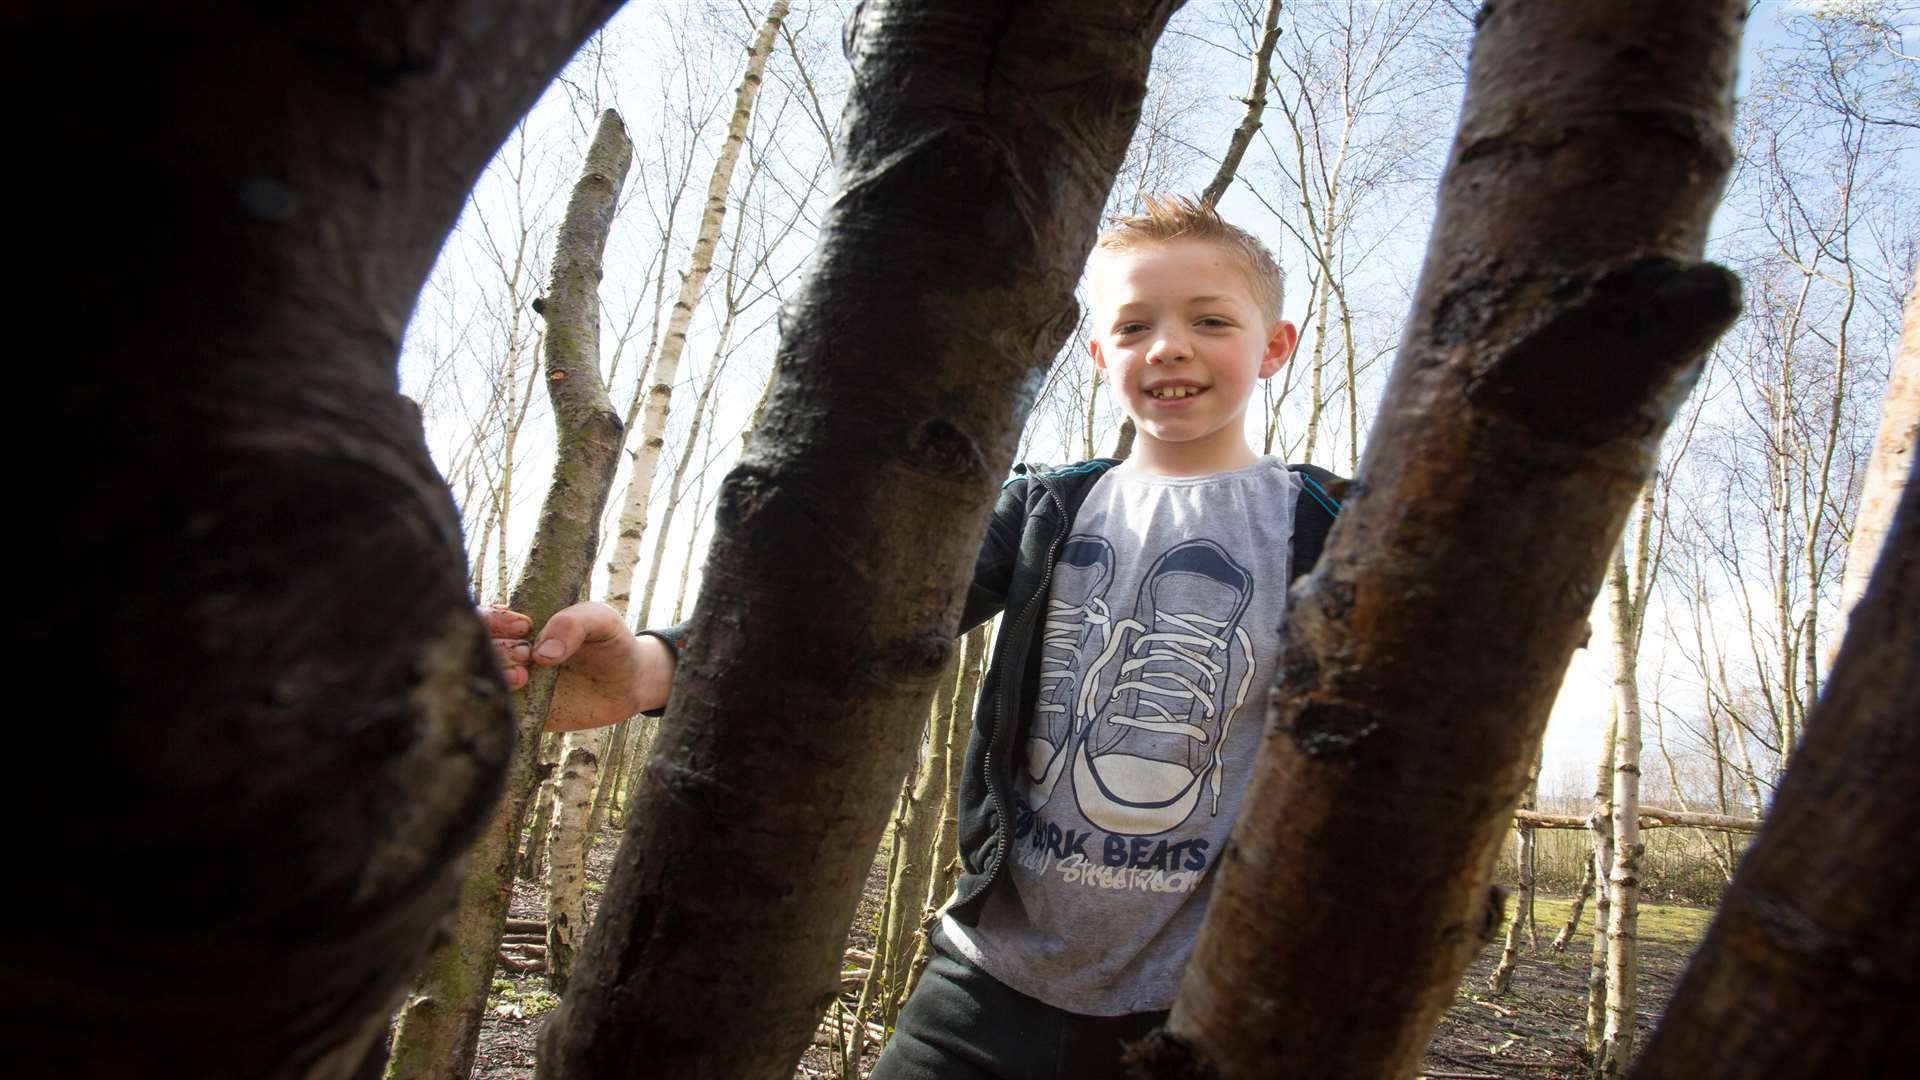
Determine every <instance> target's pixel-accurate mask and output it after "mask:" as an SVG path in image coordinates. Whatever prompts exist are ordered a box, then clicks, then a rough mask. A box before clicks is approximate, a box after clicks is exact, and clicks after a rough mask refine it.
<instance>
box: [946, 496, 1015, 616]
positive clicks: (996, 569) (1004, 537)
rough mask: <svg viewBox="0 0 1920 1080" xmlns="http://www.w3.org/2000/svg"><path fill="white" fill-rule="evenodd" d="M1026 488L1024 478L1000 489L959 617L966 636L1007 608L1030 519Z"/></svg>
mask: <svg viewBox="0 0 1920 1080" xmlns="http://www.w3.org/2000/svg"><path fill="white" fill-rule="evenodd" d="M1027 484H1028V480H1027V478H1026V477H1024V476H1016V477H1014V478H1013V479H1012V480H1011V481H1009V482H1008V483H1007V486H1005V487H1003V488H1001V489H1000V498H999V501H997V502H995V503H994V505H993V516H992V517H990V518H988V519H987V535H986V538H985V539H983V540H982V541H981V542H980V555H979V557H978V558H976V559H975V560H974V563H973V582H972V584H970V585H968V586H967V602H966V606H965V607H964V608H963V609H962V611H961V614H960V632H961V633H963V634H964V633H966V632H967V631H969V630H971V629H973V628H974V627H976V626H979V625H980V624H981V623H983V622H986V621H987V620H988V619H991V618H993V617H994V616H995V615H998V614H999V613H1000V609H1001V608H1004V607H1006V606H1007V587H1008V585H1009V583H1010V582H1011V581H1012V579H1013V564H1014V560H1015V559H1016V557H1017V556H1018V555H1019V553H1020V534H1021V532H1022V531H1023V527H1024V525H1025V523H1026V518H1027Z"/></svg>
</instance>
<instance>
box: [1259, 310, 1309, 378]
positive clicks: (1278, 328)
mask: <svg viewBox="0 0 1920 1080" xmlns="http://www.w3.org/2000/svg"><path fill="white" fill-rule="evenodd" d="M1298 344H1300V328H1299V327H1297V326H1295V325H1293V324H1292V323H1290V322H1288V321H1286V320H1285V319H1282V320H1280V321H1279V322H1277V323H1275V324H1274V325H1273V332H1272V333H1271V334H1268V335H1267V351H1266V352H1265V353H1264V354H1262V355H1261V357H1260V377H1261V378H1263V379H1266V378H1271V377H1272V376H1274V375H1276V374H1278V373H1279V371H1280V369H1281V368H1283V367H1285V366H1286V364H1287V359H1288V358H1289V357H1291V356H1292V355H1293V347H1294V346H1295V345H1298Z"/></svg>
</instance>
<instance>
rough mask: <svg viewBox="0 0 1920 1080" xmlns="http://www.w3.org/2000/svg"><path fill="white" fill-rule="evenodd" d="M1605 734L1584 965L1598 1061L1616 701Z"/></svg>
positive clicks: (1589, 1044)
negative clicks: (1590, 937)
mask: <svg viewBox="0 0 1920 1080" xmlns="http://www.w3.org/2000/svg"><path fill="white" fill-rule="evenodd" d="M1607 712H1608V716H1607V733H1606V736H1605V738H1604V739H1603V740H1602V743H1601V746H1602V749H1601V753H1600V768H1599V770H1598V776H1597V777H1596V779H1595V783H1594V791H1593V816H1592V817H1591V818H1589V819H1588V820H1589V822H1590V823H1591V827H1592V829H1593V877H1594V885H1593V952H1592V954H1591V956H1590V958H1589V961H1588V965H1587V1026H1586V1037H1585V1046H1586V1049H1587V1054H1588V1056H1589V1057H1590V1058H1591V1059H1592V1060H1593V1061H1594V1062H1595V1063H1596V1064H1597V1063H1598V1062H1599V1061H1600V1050H1601V1043H1602V1039H1603V1038H1604V1037H1605V1035H1606V1028H1607V952H1608V950H1607V926H1608V924H1609V921H1610V917H1611V913H1612V907H1613V901H1612V899H1611V897H1610V896H1609V895H1608V894H1609V893H1610V892H1611V890H1610V889H1608V888H1607V886H1606V881H1607V878H1608V877H1610V876H1611V875H1612V874H1613V761H1614V743H1615V741H1616V735H1617V733H1618V732H1619V729H1620V708H1619V704H1618V703H1617V702H1616V703H1615V704H1614V705H1613V706H1612V707H1611V708H1609V709H1608V710H1607Z"/></svg>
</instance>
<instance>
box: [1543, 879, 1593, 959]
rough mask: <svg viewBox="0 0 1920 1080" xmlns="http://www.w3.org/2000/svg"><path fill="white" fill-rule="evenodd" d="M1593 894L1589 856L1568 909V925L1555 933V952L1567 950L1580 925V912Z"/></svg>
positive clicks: (1553, 946) (1553, 945) (1553, 947)
mask: <svg viewBox="0 0 1920 1080" xmlns="http://www.w3.org/2000/svg"><path fill="white" fill-rule="evenodd" d="M1592 895H1593V859H1592V857H1588V859H1587V860H1586V866H1585V867H1584V868H1582V870H1581V871H1580V887H1579V888H1578V889H1575V890H1574V891H1573V905H1572V906H1571V907H1569V908H1568V909H1567V921H1566V925H1564V926H1562V927H1561V928H1560V932H1559V933H1557V934H1555V935H1553V944H1552V946H1550V947H1551V948H1552V949H1553V951H1554V952H1566V951H1567V943H1568V942H1569V941H1572V940H1573V932H1574V930H1576V929H1578V928H1579V926H1580V912H1581V909H1583V908H1584V907H1585V906H1586V903H1587V898H1588V897H1590V896H1592Z"/></svg>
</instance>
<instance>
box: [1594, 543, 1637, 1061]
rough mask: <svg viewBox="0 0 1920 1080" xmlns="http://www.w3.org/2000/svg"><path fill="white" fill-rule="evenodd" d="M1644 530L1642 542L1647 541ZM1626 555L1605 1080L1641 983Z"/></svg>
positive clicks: (1616, 572)
mask: <svg viewBox="0 0 1920 1080" xmlns="http://www.w3.org/2000/svg"><path fill="white" fill-rule="evenodd" d="M1644 524H1645V523H1644V519H1643V521H1642V525H1643V527H1642V529H1641V530H1639V535H1640V536H1642V537H1644V536H1645V535H1646V531H1645V528H1644ZM1630 592H1631V585H1630V583H1629V582H1628V580H1627V558H1626V549H1625V547H1621V548H1619V549H1617V550H1616V552H1615V555H1614V562H1613V572H1612V573H1611V574H1609V575H1608V579H1607V613H1608V622H1609V624H1610V625H1611V627H1612V630H1613V699H1614V706H1615V715H1616V716H1617V717H1618V724H1617V727H1616V733H1615V738H1614V744H1613V829H1612V832H1613V865H1612V866H1610V867H1608V870H1609V874H1608V876H1607V879H1606V880H1607V886H1608V888H1607V893H1608V896H1607V899H1608V911H1607V925H1606V935H1607V1021H1606V1029H1605V1031H1604V1032H1603V1034H1602V1036H1601V1040H1600V1054H1599V1059H1598V1065H1599V1068H1598V1069H1596V1070H1595V1071H1596V1073H1597V1074H1598V1075H1599V1076H1600V1077H1602V1078H1603V1080H1611V1078H1613V1077H1617V1076H1620V1075H1622V1074H1623V1073H1624V1072H1625V1070H1626V1065H1627V1062H1628V1060H1629V1059H1630V1058H1631V1057H1632V1055H1633V1017H1634V1004H1635V1000H1636V998H1637V996H1638V995H1637V993H1636V991H1637V990H1638V987H1639V976H1640V943H1639V925H1640V894H1639V885H1640V854H1641V845H1640V687H1639V674H1638V664H1637V663H1636V660H1635V655H1634V654H1635V652H1636V649H1635V645H1636V639H1637V637H1638V633H1637V632H1636V627H1635V625H1634V622H1635V620H1634V614H1633V608H1634V603H1633V599H1632V597H1631V596H1630Z"/></svg>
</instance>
